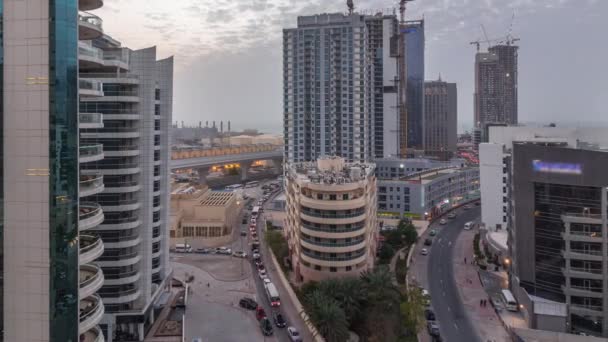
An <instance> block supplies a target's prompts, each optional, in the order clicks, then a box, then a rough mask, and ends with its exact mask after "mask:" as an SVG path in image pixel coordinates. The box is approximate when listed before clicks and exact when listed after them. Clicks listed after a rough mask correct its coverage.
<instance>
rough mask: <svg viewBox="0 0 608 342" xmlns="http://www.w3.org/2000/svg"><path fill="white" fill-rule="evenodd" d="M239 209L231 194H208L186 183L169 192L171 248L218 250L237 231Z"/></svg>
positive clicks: (204, 187)
mask: <svg viewBox="0 0 608 342" xmlns="http://www.w3.org/2000/svg"><path fill="white" fill-rule="evenodd" d="M241 208H242V206H239V203H238V200H237V196H236V194H235V193H234V192H227V191H211V190H210V189H209V188H208V187H206V186H198V185H197V186H193V185H190V184H185V185H181V186H179V187H178V188H177V189H175V190H173V192H172V193H171V226H170V230H171V231H170V236H171V247H172V248H173V247H175V244H188V245H190V246H192V248H204V247H219V246H223V245H225V244H227V243H229V242H230V241H231V240H232V236H233V234H232V233H233V231H234V229H237V228H238V225H237V224H238V222H237V219H238V215H239V211H240V209H241Z"/></svg>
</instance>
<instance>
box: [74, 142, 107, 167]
mask: <svg viewBox="0 0 608 342" xmlns="http://www.w3.org/2000/svg"><path fill="white" fill-rule="evenodd" d="M79 149H80V152H79V155H78V161H79V162H80V163H90V162H94V161H98V160H102V159H103V158H104V154H103V145H102V144H95V145H81V146H80V148H79Z"/></svg>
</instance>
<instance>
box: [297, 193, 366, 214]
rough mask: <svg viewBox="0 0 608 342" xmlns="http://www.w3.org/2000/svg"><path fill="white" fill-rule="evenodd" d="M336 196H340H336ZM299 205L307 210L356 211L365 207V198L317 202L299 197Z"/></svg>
mask: <svg viewBox="0 0 608 342" xmlns="http://www.w3.org/2000/svg"><path fill="white" fill-rule="evenodd" d="M337 196H342V194H338V195H337ZM300 203H301V204H303V205H305V206H306V207H308V208H313V209H321V210H349V209H358V208H361V207H364V206H365V197H364V196H361V197H359V198H355V199H350V200H335V201H330V200H318V199H313V198H310V197H306V196H300Z"/></svg>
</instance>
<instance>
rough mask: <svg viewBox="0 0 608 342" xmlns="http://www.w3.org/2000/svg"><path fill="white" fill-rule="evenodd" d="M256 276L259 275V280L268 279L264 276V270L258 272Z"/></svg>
mask: <svg viewBox="0 0 608 342" xmlns="http://www.w3.org/2000/svg"><path fill="white" fill-rule="evenodd" d="M258 274H259V275H260V279H262V280H264V278H268V276H267V275H266V270H265V269H264V270H259V271H258Z"/></svg>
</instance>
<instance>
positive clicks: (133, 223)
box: [97, 217, 141, 230]
mask: <svg viewBox="0 0 608 342" xmlns="http://www.w3.org/2000/svg"><path fill="white" fill-rule="evenodd" d="M140 225H141V221H140V220H139V219H138V218H137V217H134V218H133V217H130V218H126V219H122V220H116V221H113V223H111V224H109V223H105V222H104V224H102V225H100V226H99V227H97V230H122V229H133V228H137V227H139V226H140Z"/></svg>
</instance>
